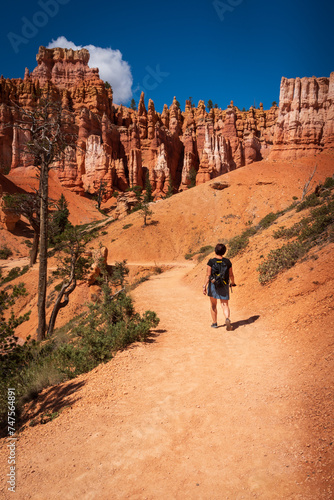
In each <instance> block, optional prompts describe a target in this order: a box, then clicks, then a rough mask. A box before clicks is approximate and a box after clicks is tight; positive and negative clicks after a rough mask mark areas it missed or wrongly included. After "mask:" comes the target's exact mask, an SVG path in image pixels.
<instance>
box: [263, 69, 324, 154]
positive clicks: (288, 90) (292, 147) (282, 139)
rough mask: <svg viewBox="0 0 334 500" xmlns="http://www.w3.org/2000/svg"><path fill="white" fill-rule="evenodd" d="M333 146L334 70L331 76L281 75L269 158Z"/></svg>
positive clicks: (309, 152) (305, 152)
mask: <svg viewBox="0 0 334 500" xmlns="http://www.w3.org/2000/svg"><path fill="white" fill-rule="evenodd" d="M333 147H334V72H333V73H331V75H330V77H329V78H315V77H312V78H295V79H287V78H282V81H281V90H280V105H279V114H278V119H277V122H276V126H275V134H274V146H273V149H272V152H271V154H270V158H286V159H295V158H298V157H300V156H303V155H305V154H315V153H317V152H319V151H322V150H324V149H328V148H333Z"/></svg>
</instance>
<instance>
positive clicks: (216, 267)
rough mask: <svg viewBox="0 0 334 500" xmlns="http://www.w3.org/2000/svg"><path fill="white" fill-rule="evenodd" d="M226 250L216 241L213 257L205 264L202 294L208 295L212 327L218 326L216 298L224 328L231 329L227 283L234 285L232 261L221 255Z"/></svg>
mask: <svg viewBox="0 0 334 500" xmlns="http://www.w3.org/2000/svg"><path fill="white" fill-rule="evenodd" d="M225 252H226V246H225V245H223V244H222V243H218V244H217V245H216V248H215V253H216V255H215V257H214V258H213V259H210V260H209V261H208V264H207V271H206V276H205V282H204V285H203V293H204V295H206V294H208V296H209V297H210V306H211V308H210V311H211V317H212V321H213V323H212V325H211V327H212V328H218V325H217V300H218V299H219V300H220V305H221V307H222V309H223V313H224V316H225V324H226V329H227V330H228V331H231V330H233V326H232V324H231V320H230V307H229V304H228V301H229V298H230V292H229V285H230V286H235V282H234V275H233V271H232V263H231V261H230V260H229V259H226V258H225V257H223V255H224V254H225Z"/></svg>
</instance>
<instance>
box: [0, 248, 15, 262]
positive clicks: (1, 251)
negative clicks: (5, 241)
mask: <svg viewBox="0 0 334 500" xmlns="http://www.w3.org/2000/svg"><path fill="white" fill-rule="evenodd" d="M11 255H13V252H12V251H11V249H10V248H8V247H7V245H2V247H1V248H0V259H4V260H6V259H8V257H10V256H11Z"/></svg>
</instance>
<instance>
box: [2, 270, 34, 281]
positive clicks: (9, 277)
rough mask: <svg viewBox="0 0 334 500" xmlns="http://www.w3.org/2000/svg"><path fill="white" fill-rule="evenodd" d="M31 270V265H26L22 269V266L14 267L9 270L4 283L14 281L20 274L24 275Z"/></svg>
mask: <svg viewBox="0 0 334 500" xmlns="http://www.w3.org/2000/svg"><path fill="white" fill-rule="evenodd" d="M28 270H29V266H24V267H23V268H22V270H21V268H20V267H13V268H12V269H10V271H9V272H8V274H7V276H6V277H5V278H4V279H3V280H2V283H8V282H9V281H13V280H15V279H16V278H18V277H19V276H22V275H23V274H25V273H26V272H27V271H28Z"/></svg>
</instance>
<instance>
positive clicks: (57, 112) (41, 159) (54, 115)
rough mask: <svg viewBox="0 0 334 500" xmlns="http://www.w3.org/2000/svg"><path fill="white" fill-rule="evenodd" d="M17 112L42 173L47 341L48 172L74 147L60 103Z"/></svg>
mask: <svg viewBox="0 0 334 500" xmlns="http://www.w3.org/2000/svg"><path fill="white" fill-rule="evenodd" d="M13 104H14V106H15V107H16V108H17V111H18V119H16V120H15V123H14V125H13V126H14V127H16V128H18V129H20V130H23V131H25V132H26V133H27V135H28V137H29V138H28V141H27V142H26V144H25V151H26V152H27V153H28V154H30V155H31V157H32V158H33V161H34V165H35V166H36V167H38V170H39V192H38V194H39V197H40V213H39V215H40V245H39V247H40V249H39V276H38V301H37V307H38V326H37V339H38V340H42V339H43V338H45V331H46V291H47V245H48V187H49V171H50V169H51V167H52V165H53V164H54V163H55V162H56V161H60V160H61V159H63V158H64V155H65V149H66V147H67V146H69V145H71V146H73V145H74V141H73V135H72V134H69V132H68V130H67V126H68V125H69V121H68V117H67V115H66V114H65V112H64V111H63V109H62V105H61V102H60V101H53V100H51V99H50V97H49V96H46V98H41V99H40V100H39V102H38V104H37V105H36V108H35V109H33V110H27V109H24V108H21V107H19V106H17V104H15V103H13Z"/></svg>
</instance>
